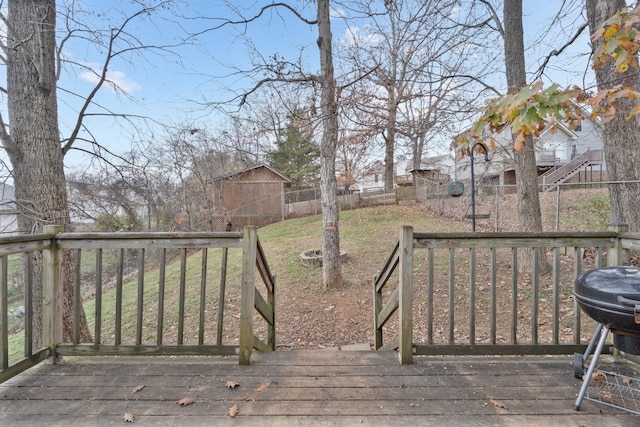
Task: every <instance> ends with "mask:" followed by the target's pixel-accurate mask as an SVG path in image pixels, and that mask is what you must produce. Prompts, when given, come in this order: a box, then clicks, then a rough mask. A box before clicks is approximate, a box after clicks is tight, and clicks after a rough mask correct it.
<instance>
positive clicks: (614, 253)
mask: <svg viewBox="0 0 640 427" xmlns="http://www.w3.org/2000/svg"><path fill="white" fill-rule="evenodd" d="M607 229H608V230H609V231H613V232H615V233H616V234H617V236H616V240H615V244H614V247H613V248H610V249H609V250H608V251H607V265H608V266H618V265H622V264H624V262H625V261H624V249H623V248H622V244H621V242H620V236H619V235H620V233H626V232H628V231H629V225H628V224H625V223H623V222H618V221H614V222H612V223H610V224H607Z"/></svg>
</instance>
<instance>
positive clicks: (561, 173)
mask: <svg viewBox="0 0 640 427" xmlns="http://www.w3.org/2000/svg"><path fill="white" fill-rule="evenodd" d="M602 161H603V151H602V150H587V151H585V152H584V153H582V154H580V155H579V156H577V157H575V158H573V159H571V161H569V162H568V163H566V164H564V165H562V166H560V167H557V168H554V169H550V170H549V171H547V172H545V173H543V174H542V175H540V176H538V185H539V186H541V187H542V191H549V190H551V189H553V188H555V186H556V184H558V183H561V182H564V181H565V180H567V179H569V178H571V177H572V176H574V175H575V174H577V173H578V172H579V171H580V169H581V168H582V167H585V166H591V165H600V164H602Z"/></svg>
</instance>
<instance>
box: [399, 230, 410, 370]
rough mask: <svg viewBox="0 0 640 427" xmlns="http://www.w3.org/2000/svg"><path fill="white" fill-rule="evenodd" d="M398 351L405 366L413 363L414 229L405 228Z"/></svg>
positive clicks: (401, 244)
mask: <svg viewBox="0 0 640 427" xmlns="http://www.w3.org/2000/svg"><path fill="white" fill-rule="evenodd" d="M399 242H400V243H399V246H400V247H399V248H398V249H399V251H400V260H399V267H400V271H399V276H400V283H399V295H398V309H399V323H400V328H399V330H398V351H399V353H400V354H399V357H400V362H401V363H402V364H403V365H410V364H412V363H413V227H411V226H407V225H405V226H403V227H402V229H401V230H400V240H399Z"/></svg>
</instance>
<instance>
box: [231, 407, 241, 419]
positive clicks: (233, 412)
mask: <svg viewBox="0 0 640 427" xmlns="http://www.w3.org/2000/svg"><path fill="white" fill-rule="evenodd" d="M239 413H240V408H238V405H233V406H232V407H231V408H229V416H230V417H231V418H235V417H236V415H238V414H239Z"/></svg>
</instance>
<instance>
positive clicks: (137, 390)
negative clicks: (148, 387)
mask: <svg viewBox="0 0 640 427" xmlns="http://www.w3.org/2000/svg"><path fill="white" fill-rule="evenodd" d="M143 388H144V384H140V385H139V386H137V387H135V388H134V389H133V390H132V391H131V394H133V393H137V392H139V391H141V390H142V389H143Z"/></svg>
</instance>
